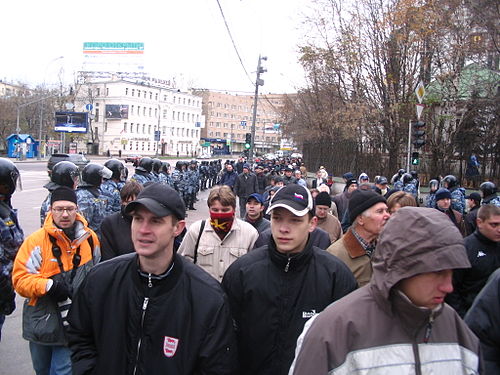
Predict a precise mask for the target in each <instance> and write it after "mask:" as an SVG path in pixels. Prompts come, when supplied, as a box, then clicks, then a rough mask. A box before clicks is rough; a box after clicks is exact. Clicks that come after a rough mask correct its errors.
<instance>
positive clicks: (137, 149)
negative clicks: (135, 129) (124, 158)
mask: <svg viewBox="0 0 500 375" xmlns="http://www.w3.org/2000/svg"><path fill="white" fill-rule="evenodd" d="M135 151H139V142H135Z"/></svg>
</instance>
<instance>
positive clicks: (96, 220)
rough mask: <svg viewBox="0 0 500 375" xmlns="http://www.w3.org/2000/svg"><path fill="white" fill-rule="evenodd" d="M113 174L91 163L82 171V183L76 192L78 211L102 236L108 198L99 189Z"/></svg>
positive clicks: (103, 167) (101, 166)
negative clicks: (104, 180) (101, 231)
mask: <svg viewBox="0 0 500 375" xmlns="http://www.w3.org/2000/svg"><path fill="white" fill-rule="evenodd" d="M112 175H113V173H112V172H111V170H110V169H108V168H107V167H105V166H103V165H100V164H97V163H89V164H87V165H86V166H85V168H84V169H83V171H82V182H81V184H80V185H78V189H77V190H76V198H77V202H78V209H79V211H80V213H81V214H82V215H83V216H84V217H85V219H86V220H87V222H88V225H89V228H91V229H92V230H93V231H94V232H96V233H97V234H98V235H100V230H101V223H102V221H103V220H104V217H105V216H106V215H107V211H106V206H107V204H108V198H107V197H106V196H105V195H103V194H102V192H101V190H100V189H99V188H100V186H101V184H102V181H103V178H104V179H106V178H107V179H110V178H111V176H112Z"/></svg>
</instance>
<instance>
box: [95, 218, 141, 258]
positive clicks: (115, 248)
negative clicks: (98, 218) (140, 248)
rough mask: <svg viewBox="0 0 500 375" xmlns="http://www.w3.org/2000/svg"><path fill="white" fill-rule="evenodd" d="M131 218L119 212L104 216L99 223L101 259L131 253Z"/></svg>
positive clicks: (132, 250) (132, 249)
mask: <svg viewBox="0 0 500 375" xmlns="http://www.w3.org/2000/svg"><path fill="white" fill-rule="evenodd" d="M131 224H132V218H131V217H130V216H127V215H124V214H122V213H121V212H116V213H114V214H112V215H109V216H106V217H105V218H104V220H103V222H102V224H101V261H105V260H109V259H111V258H114V257H117V256H119V255H123V254H129V253H133V252H134V251H135V250H134V244H133V243H132V237H131V234H130V225H131Z"/></svg>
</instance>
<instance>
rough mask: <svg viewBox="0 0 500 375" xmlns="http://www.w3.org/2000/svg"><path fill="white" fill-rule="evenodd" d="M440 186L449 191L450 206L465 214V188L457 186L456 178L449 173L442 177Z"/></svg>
mask: <svg viewBox="0 0 500 375" xmlns="http://www.w3.org/2000/svg"><path fill="white" fill-rule="evenodd" d="M441 186H442V187H444V188H446V189H448V190H449V191H450V193H451V208H452V209H454V210H455V211H458V212H459V213H460V214H461V215H462V216H463V215H464V214H465V189H464V188H462V187H460V186H459V184H458V179H457V178H456V177H455V176H453V175H451V174H450V175H448V176H446V177H445V178H443V180H442V181H441Z"/></svg>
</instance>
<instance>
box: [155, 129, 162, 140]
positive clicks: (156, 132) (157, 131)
mask: <svg viewBox="0 0 500 375" xmlns="http://www.w3.org/2000/svg"><path fill="white" fill-rule="evenodd" d="M160 137H161V132H160V131H159V130H155V142H159V141H160Z"/></svg>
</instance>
